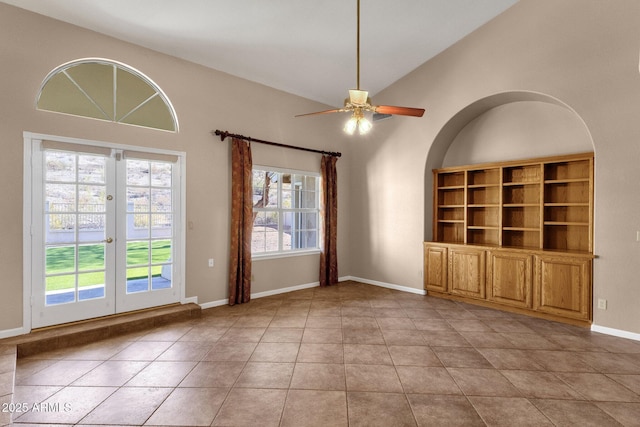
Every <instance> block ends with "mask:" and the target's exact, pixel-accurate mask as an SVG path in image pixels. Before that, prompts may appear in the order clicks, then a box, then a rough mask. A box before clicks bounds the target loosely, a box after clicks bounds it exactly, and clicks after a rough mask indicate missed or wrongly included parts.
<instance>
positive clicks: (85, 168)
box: [78, 154, 106, 184]
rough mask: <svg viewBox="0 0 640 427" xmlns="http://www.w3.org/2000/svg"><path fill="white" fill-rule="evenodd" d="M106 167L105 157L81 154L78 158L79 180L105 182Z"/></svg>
mask: <svg viewBox="0 0 640 427" xmlns="http://www.w3.org/2000/svg"><path fill="white" fill-rule="evenodd" d="M105 177H106V169H105V162H104V157H102V156H90V155H86V154H85V155H81V156H80V158H79V159H78V181H79V182H92V183H97V184H104V183H105Z"/></svg>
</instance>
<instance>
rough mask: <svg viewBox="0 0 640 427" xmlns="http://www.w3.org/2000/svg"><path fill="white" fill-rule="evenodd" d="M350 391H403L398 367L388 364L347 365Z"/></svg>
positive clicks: (348, 388)
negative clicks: (397, 370) (397, 372)
mask: <svg viewBox="0 0 640 427" xmlns="http://www.w3.org/2000/svg"><path fill="white" fill-rule="evenodd" d="M345 372H346V376H347V390H348V391H378V392H385V393H401V392H402V385H401V384H400V379H399V378H398V375H397V374H396V369H395V368H394V367H393V366H388V365H345Z"/></svg>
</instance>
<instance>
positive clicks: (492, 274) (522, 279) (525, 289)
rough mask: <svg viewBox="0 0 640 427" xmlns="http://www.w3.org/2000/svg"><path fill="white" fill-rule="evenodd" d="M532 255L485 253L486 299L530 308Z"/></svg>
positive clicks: (508, 252)
mask: <svg viewBox="0 0 640 427" xmlns="http://www.w3.org/2000/svg"><path fill="white" fill-rule="evenodd" d="M532 283H533V255H530V254H526V253H518V252H510V251H495V250H490V251H487V299H488V300H489V301H495V302H498V303H502V304H507V305H511V306H514V307H523V308H531V307H532V296H533V293H532Z"/></svg>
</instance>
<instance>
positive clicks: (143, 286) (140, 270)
mask: <svg viewBox="0 0 640 427" xmlns="http://www.w3.org/2000/svg"><path fill="white" fill-rule="evenodd" d="M148 290H149V267H137V268H127V293H128V294H132V293H136V292H146V291H148Z"/></svg>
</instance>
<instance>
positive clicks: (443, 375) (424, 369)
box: [396, 366, 462, 395]
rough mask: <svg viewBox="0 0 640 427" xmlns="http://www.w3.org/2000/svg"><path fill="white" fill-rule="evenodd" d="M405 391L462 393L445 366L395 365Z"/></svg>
mask: <svg viewBox="0 0 640 427" xmlns="http://www.w3.org/2000/svg"><path fill="white" fill-rule="evenodd" d="M396 371H397V372H398V376H399V377H400V382H401V383H402V388H403V389H404V392H405V393H428V394H452V395H453V394H462V391H460V388H459V387H458V386H457V385H456V382H455V381H454V380H453V377H451V375H450V374H449V372H448V371H447V370H446V369H445V368H437V367H428V366H396Z"/></svg>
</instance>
